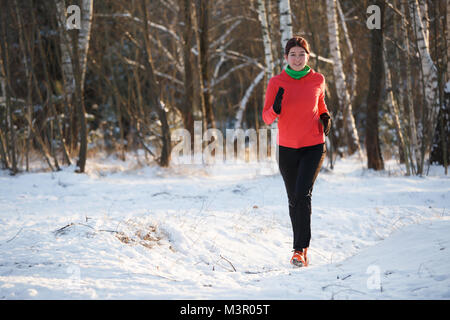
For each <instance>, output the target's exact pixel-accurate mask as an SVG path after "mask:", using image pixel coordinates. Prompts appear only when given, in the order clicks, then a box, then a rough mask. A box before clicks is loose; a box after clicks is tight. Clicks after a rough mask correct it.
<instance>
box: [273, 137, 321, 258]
mask: <svg viewBox="0 0 450 320" xmlns="http://www.w3.org/2000/svg"><path fill="white" fill-rule="evenodd" d="M278 150H279V161H278V165H279V168H280V172H281V176H282V177H283V180H284V184H285V186H286V192H287V195H288V200H289V216H290V217H291V222H292V229H293V231H294V246H293V247H294V250H302V249H303V248H308V247H309V241H310V240H311V195H312V190H313V185H314V181H315V180H316V178H317V175H318V174H319V171H320V168H321V166H322V163H323V160H324V158H325V155H326V151H327V150H326V145H325V144H324V143H321V144H318V145H315V146H310V147H304V148H299V149H293V148H288V147H283V146H278Z"/></svg>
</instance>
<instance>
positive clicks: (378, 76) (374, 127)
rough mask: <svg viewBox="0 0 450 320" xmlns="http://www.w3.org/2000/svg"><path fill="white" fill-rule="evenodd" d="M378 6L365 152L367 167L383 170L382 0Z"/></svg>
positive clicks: (373, 32)
mask: <svg viewBox="0 0 450 320" xmlns="http://www.w3.org/2000/svg"><path fill="white" fill-rule="evenodd" d="M375 4H376V5H378V7H379V8H380V20H381V28H380V29H373V30H371V31H370V33H371V64H370V65H371V68H372V69H371V70H370V84H369V94H368V95H367V121H366V152H367V167H368V168H369V169H375V170H383V169H384V163H383V157H382V155H381V149H380V139H379V135H378V109H379V108H378V106H379V104H380V94H381V82H382V80H383V67H382V66H383V19H384V1H382V0H378V1H376V2H375Z"/></svg>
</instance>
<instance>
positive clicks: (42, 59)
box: [0, 0, 450, 318]
mask: <svg viewBox="0 0 450 320" xmlns="http://www.w3.org/2000/svg"><path fill="white" fill-rule="evenodd" d="M0 3H1V5H0V300H8V299H444V300H446V299H447V300H448V299H450V292H449V289H448V288H450V273H449V270H450V268H449V267H450V235H449V232H448V230H449V228H450V218H449V212H448V208H449V204H450V202H449V195H450V184H449V177H448V164H449V160H450V153H449V152H450V148H449V141H448V138H449V137H450V122H449V120H450V114H449V113H450V111H449V104H450V78H449V75H450V66H449V64H448V60H449V57H450V48H449V43H450V32H449V27H450V1H449V0H246V1H241V0H214V1H209V0H45V1H44V0H0ZM293 36H301V37H303V38H305V39H306V40H307V41H308V43H309V45H310V54H309V61H308V66H310V67H311V69H312V70H314V71H315V72H319V73H321V74H322V75H323V76H324V78H325V90H324V92H325V95H324V99H325V100H324V101H325V103H326V106H327V108H328V112H329V115H330V116H331V119H332V126H331V130H330V132H329V134H328V135H327V136H326V137H325V136H324V138H325V146H326V149H327V152H326V155H325V160H324V162H323V165H322V167H321V170H320V173H319V174H318V176H316V177H317V180H316V181H315V184H314V192H313V193H312V194H313V196H312V214H311V215H310V217H311V230H312V231H311V245H310V247H309V248H310V249H309V251H308V254H309V255H310V256H309V257H310V265H309V266H308V268H293V267H292V265H290V263H289V259H290V258H291V255H292V241H293V234H292V230H293V229H292V228H293V224H294V222H293V220H292V221H291V220H290V218H289V217H290V213H289V212H288V210H289V209H290V207H288V205H289V206H291V202H288V195H287V194H286V189H285V187H286V188H287V185H285V184H284V183H283V179H282V177H281V175H280V172H279V168H278V166H277V159H278V149H277V146H276V135H277V132H278V131H277V130H278V129H277V121H278V120H276V121H274V122H273V123H272V124H270V125H267V124H266V123H265V122H264V121H263V118H262V113H263V108H264V104H265V99H266V98H265V97H266V90H267V88H268V84H269V81H270V79H272V78H273V77H275V76H276V75H279V74H280V73H281V72H282V71H283V70H284V69H285V68H286V66H287V62H286V60H285V56H284V48H285V45H286V42H287V41H288V40H289V39H291V38H292V37H293ZM320 134H321V135H322V132H320ZM318 172H319V171H318ZM289 201H290V200H289ZM291 222H292V225H291ZM419 253H420V254H419ZM297 284H301V285H297ZM171 312H175V313H176V312H177V310H175V309H174V310H172V311H171ZM174 315H178V314H174ZM173 318H174V317H173Z"/></svg>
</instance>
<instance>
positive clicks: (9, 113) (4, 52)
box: [0, 8, 18, 175]
mask: <svg viewBox="0 0 450 320" xmlns="http://www.w3.org/2000/svg"><path fill="white" fill-rule="evenodd" d="M6 14H7V10H6V8H2V13H1V15H0V17H1V19H0V24H1V25H0V28H1V37H0V54H1V58H0V62H1V63H2V66H1V70H0V71H1V72H2V74H3V78H4V79H5V80H4V81H5V93H4V95H5V105H6V122H7V127H8V130H9V141H8V142H9V147H7V148H6V152H8V153H9V158H10V160H11V168H10V173H11V174H12V175H15V174H16V173H17V172H18V168H17V150H16V149H17V146H16V130H15V127H14V118H13V113H14V106H13V105H12V101H11V91H12V89H11V76H10V69H9V66H10V63H9V55H8V50H9V48H8V30H9V29H8V26H7V25H6V24H7V20H8V18H7V17H6Z"/></svg>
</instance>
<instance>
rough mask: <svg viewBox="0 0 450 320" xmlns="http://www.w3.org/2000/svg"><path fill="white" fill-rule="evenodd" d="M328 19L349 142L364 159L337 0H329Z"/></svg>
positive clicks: (332, 55) (335, 74) (338, 91)
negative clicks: (341, 42)
mask: <svg viewBox="0 0 450 320" xmlns="http://www.w3.org/2000/svg"><path fill="white" fill-rule="evenodd" d="M327 19H328V37H329V43H330V55H331V57H332V59H333V61H334V64H333V74H334V80H335V85H336V92H337V95H338V100H339V105H340V106H341V108H343V110H344V123H345V126H346V127H347V129H348V133H349V134H350V137H351V140H352V141H349V143H352V144H354V148H355V149H356V150H355V151H357V152H358V153H359V156H360V157H361V159H363V154H362V151H361V147H360V142H359V135H358V131H357V129H356V124H355V118H354V117H353V111H352V105H351V101H350V95H349V93H348V89H347V84H346V78H345V73H344V68H343V65H342V59H341V52H340V46H339V31H338V23H337V16H336V0H327ZM352 148H353V147H352Z"/></svg>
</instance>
